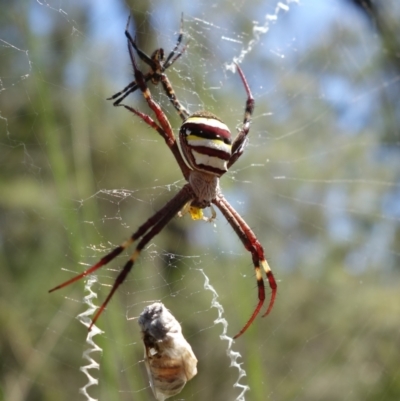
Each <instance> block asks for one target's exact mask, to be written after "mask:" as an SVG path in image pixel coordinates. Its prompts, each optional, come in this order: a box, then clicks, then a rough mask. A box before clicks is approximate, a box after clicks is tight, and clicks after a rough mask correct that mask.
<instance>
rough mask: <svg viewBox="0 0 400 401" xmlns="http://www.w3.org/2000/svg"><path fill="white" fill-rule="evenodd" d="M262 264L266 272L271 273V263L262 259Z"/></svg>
mask: <svg viewBox="0 0 400 401" xmlns="http://www.w3.org/2000/svg"><path fill="white" fill-rule="evenodd" d="M261 266H262V267H263V269H264V271H265V273H269V272H270V271H271V268H270V267H269V264H268V262H267V261H266V260H265V259H263V260H262V261H261Z"/></svg>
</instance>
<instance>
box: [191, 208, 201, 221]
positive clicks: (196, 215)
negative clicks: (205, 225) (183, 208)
mask: <svg viewBox="0 0 400 401" xmlns="http://www.w3.org/2000/svg"><path fill="white" fill-rule="evenodd" d="M189 213H190V216H191V217H192V219H193V220H203V219H204V215H203V209H200V208H199V207H195V206H190V207H189Z"/></svg>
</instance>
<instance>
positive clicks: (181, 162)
mask: <svg viewBox="0 0 400 401" xmlns="http://www.w3.org/2000/svg"><path fill="white" fill-rule="evenodd" d="M120 106H122V107H125V108H126V109H127V110H129V111H130V112H132V113H134V114H136V115H137V116H139V117H140V118H141V119H142V120H143V121H144V122H145V123H146V124H147V125H149V126H150V127H152V128H153V129H155V130H156V131H157V132H158V133H159V134H160V135H161V136H162V137H163V138H164V140H165V143H166V144H167V146H168V147H169V148H170V149H171V152H172V154H173V155H174V156H175V159H176V161H177V163H178V165H179V167H180V169H181V171H182V174H183V176H184V177H185V178H186V179H188V177H189V172H190V169H189V167H188V166H187V165H186V163H185V162H184V160H183V158H182V156H181V153H180V151H179V148H178V144H177V142H176V139H175V137H171V136H169V135H166V132H165V131H164V130H163V129H162V128H161V127H160V126H159V125H158V124H157V123H156V122H155V121H154V120H153V119H152V118H151V117H150V116H148V115H147V114H145V113H142V112H141V111H139V110H136V109H134V108H133V107H130V106H127V105H126V104H120Z"/></svg>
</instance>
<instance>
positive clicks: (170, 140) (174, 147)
mask: <svg viewBox="0 0 400 401" xmlns="http://www.w3.org/2000/svg"><path fill="white" fill-rule="evenodd" d="M132 49H133V46H129V55H130V58H131V61H132V66H133V70H134V74H135V80H136V82H137V84H138V86H139V89H140V90H141V92H142V94H143V97H144V98H145V100H146V102H147V104H148V106H149V107H150V109H151V110H152V111H153V112H154V114H155V116H156V118H157V120H158V123H159V125H158V124H156V123H155V121H154V120H153V119H152V118H151V117H150V116H148V115H146V114H144V113H142V112H140V111H138V110H136V109H134V108H132V107H129V106H127V105H124V104H120V106H124V107H125V108H126V109H128V110H130V111H131V112H133V113H135V114H136V115H138V116H139V117H141V118H142V119H143V121H145V122H146V123H147V124H148V125H150V126H151V127H152V128H154V129H155V130H156V131H157V132H158V133H159V134H160V135H161V136H162V137H163V138H164V140H165V142H166V144H167V146H168V147H169V148H170V149H171V151H172V153H173V155H174V156H175V159H176V161H177V163H178V165H179V166H180V168H181V171H182V174H183V176H184V177H185V178H186V179H188V177H189V173H190V171H191V170H190V169H189V167H188V166H187V165H186V163H185V161H184V160H183V157H182V155H181V153H180V151H179V148H178V144H177V142H176V138H175V135H174V133H173V131H172V128H171V125H170V123H169V121H168V119H167V116H166V115H165V114H164V112H163V111H162V109H161V107H160V106H159V104H158V103H156V102H155V101H154V100H153V98H152V96H151V93H150V90H149V88H148V87H147V85H146V82H145V80H144V76H143V73H142V72H141V71H140V70H139V68H138V66H137V64H136V60H135V56H134V54H133V50H132Z"/></svg>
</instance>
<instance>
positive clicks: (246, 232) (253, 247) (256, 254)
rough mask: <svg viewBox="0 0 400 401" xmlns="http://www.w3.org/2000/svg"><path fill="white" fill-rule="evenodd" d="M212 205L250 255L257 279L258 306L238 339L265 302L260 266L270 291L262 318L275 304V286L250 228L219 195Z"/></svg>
mask: <svg viewBox="0 0 400 401" xmlns="http://www.w3.org/2000/svg"><path fill="white" fill-rule="evenodd" d="M213 203H214V204H215V205H216V206H217V207H218V208H219V210H221V212H222V214H223V215H224V216H225V218H226V220H228V222H229V224H230V225H231V227H232V228H233V229H234V230H235V232H236V234H237V236H238V237H239V238H240V240H241V241H242V243H243V245H244V247H245V248H246V249H247V250H248V251H249V252H250V253H251V256H252V259H253V264H254V270H255V273H256V279H257V288H258V304H257V306H256V308H255V310H254V312H253V314H252V315H251V317H250V319H249V320H248V321H247V323H246V324H245V325H244V327H243V328H242V329H241V330H240V331H239V333H238V334H236V335H235V336H234V337H233V338H238V337H239V336H241V335H242V334H243V333H244V332H245V331H246V330H247V329H248V328H249V327H250V325H251V324H252V323H253V321H254V319H255V318H256V316H257V315H258V313H259V312H260V310H261V308H262V306H263V304H264V300H265V287H264V279H263V277H262V273H261V269H260V264H261V266H262V267H263V269H264V271H265V274H266V276H267V279H268V283H269V286H270V288H271V290H272V292H271V298H270V301H269V305H268V309H267V311H266V312H265V313H264V315H263V317H264V316H266V315H268V313H269V312H271V310H272V307H273V305H274V302H275V297H276V292H277V284H276V281H275V278H274V275H273V274H272V270H271V268H270V267H269V265H268V263H267V261H266V260H265V257H264V249H263V247H262V246H261V244H260V242H259V241H258V239H257V237H256V236H255V234H254V233H253V231H252V230H251V228H250V227H249V226H248V225H247V224H246V222H245V221H244V220H243V219H242V218H241V217H240V215H239V214H238V213H237V212H236V210H235V209H234V208H233V207H232V206H231V205H230V204H229V203H228V201H227V200H226V199H225V198H224V197H223V196H222V195H219V196H218V197H217V198H216V199H214V200H213Z"/></svg>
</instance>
